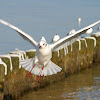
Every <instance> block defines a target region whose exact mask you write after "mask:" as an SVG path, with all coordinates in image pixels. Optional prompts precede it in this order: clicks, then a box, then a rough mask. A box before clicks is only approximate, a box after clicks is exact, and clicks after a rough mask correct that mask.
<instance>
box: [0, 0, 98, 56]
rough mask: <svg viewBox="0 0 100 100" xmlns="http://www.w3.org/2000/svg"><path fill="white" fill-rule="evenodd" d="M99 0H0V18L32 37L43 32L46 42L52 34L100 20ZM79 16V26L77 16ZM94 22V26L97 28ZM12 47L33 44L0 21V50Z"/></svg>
mask: <svg viewBox="0 0 100 100" xmlns="http://www.w3.org/2000/svg"><path fill="white" fill-rule="evenodd" d="M99 12H100V0H42V1H41V0H6V1H5V0H0V18H1V19H4V20H5V21H8V22H9V23H11V24H13V25H15V26H17V27H18V28H20V29H21V30H23V31H24V32H26V33H28V34H29V35H31V36H32V37H33V38H34V39H35V40H36V41H39V40H40V39H41V37H42V36H44V37H45V38H46V40H47V42H48V43H50V42H51V40H52V37H53V36H54V35H55V34H57V33H58V34H59V35H60V37H61V38H62V37H64V36H66V34H67V33H68V32H69V31H70V30H72V29H75V30H78V29H80V28H83V27H85V26H87V25H89V24H92V23H93V22H96V21H98V20H100V13H99ZM79 17H81V18H82V23H81V27H79V26H78V21H77V20H78V18H79ZM97 27H98V25H97V26H96V27H95V28H94V32H95V31H97V30H96V29H97ZM15 48H19V49H21V50H28V49H33V48H34V47H33V46H32V45H31V44H30V43H28V42H27V41H25V40H23V38H21V37H20V36H19V34H17V32H15V31H14V30H12V29H11V28H9V27H7V26H4V25H2V24H1V23H0V54H5V53H9V52H10V51H13V50H14V49H15Z"/></svg>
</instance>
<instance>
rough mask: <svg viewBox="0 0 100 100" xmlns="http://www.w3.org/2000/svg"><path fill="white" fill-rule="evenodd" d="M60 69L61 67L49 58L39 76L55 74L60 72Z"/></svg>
mask: <svg viewBox="0 0 100 100" xmlns="http://www.w3.org/2000/svg"><path fill="white" fill-rule="evenodd" d="M61 70H62V68H60V67H59V66H58V65H56V64H55V63H53V62H52V61H51V60H50V62H49V63H48V65H47V66H45V67H44V69H43V71H42V74H41V76H43V75H44V76H47V75H53V74H57V72H60V71H61Z"/></svg>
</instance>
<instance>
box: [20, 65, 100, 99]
mask: <svg viewBox="0 0 100 100" xmlns="http://www.w3.org/2000/svg"><path fill="white" fill-rule="evenodd" d="M18 100H100V64H94V65H93V66H92V68H89V69H86V70H84V71H82V72H79V73H75V74H73V75H70V76H68V77H67V78H66V79H65V80H63V81H60V82H58V83H54V84H51V85H49V86H47V87H45V88H42V89H39V90H38V91H33V92H32V91H31V92H28V93H26V94H24V95H23V96H22V97H20V98H19V99H18Z"/></svg>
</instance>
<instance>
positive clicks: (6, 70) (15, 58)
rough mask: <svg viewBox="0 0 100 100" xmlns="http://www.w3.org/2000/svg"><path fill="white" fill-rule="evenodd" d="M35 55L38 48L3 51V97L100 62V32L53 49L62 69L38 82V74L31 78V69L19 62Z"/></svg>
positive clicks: (0, 79) (0, 60) (0, 71)
mask: <svg viewBox="0 0 100 100" xmlns="http://www.w3.org/2000/svg"><path fill="white" fill-rule="evenodd" d="M99 34H100V33H99ZM72 48H73V49H72ZM34 55H35V51H34V50H28V51H26V52H24V51H21V50H18V49H17V50H15V51H13V52H10V53H9V54H6V55H0V98H1V99H0V100H2V99H3V97H5V98H6V97H13V98H18V97H19V96H20V95H22V94H23V93H24V92H26V91H28V90H30V89H33V90H36V89H39V88H40V87H44V86H47V85H49V84H52V83H54V82H58V81H61V80H63V79H65V77H67V76H68V75H69V74H72V73H75V72H79V71H81V70H83V69H86V68H89V67H91V65H92V63H93V62H100V36H99V35H98V36H95V35H92V36H91V37H87V38H84V39H79V40H77V41H76V42H74V43H73V44H72V46H71V45H69V46H68V47H67V49H65V48H64V49H62V50H59V51H55V52H53V54H52V61H53V62H54V63H55V64H57V65H59V66H60V67H62V71H61V72H59V73H57V74H56V75H52V76H46V77H44V76H43V77H42V78H41V81H40V82H37V80H36V78H37V76H36V75H33V74H32V75H31V77H30V78H27V77H26V75H27V73H28V72H27V71H26V70H25V69H23V68H21V65H19V60H21V59H23V60H24V59H27V57H28V58H33V57H34Z"/></svg>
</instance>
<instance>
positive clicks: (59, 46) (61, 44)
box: [50, 20, 100, 51]
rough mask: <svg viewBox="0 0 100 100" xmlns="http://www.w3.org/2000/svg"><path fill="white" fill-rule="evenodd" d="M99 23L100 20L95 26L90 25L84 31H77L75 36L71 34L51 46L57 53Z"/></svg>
mask: <svg viewBox="0 0 100 100" xmlns="http://www.w3.org/2000/svg"><path fill="white" fill-rule="evenodd" d="M98 23H100V20H99V21H97V22H95V23H93V24H91V25H89V26H87V27H84V28H82V29H80V30H78V31H76V32H75V33H73V34H71V35H69V36H66V37H64V38H62V39H60V40H58V41H57V42H55V43H53V44H50V46H51V48H52V49H53V50H56V51H57V49H58V50H59V49H62V48H64V45H65V44H66V43H68V42H69V41H70V40H72V39H77V37H78V36H80V35H81V34H84V32H86V31H87V30H88V29H89V28H91V27H93V26H95V25H96V24H98Z"/></svg>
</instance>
